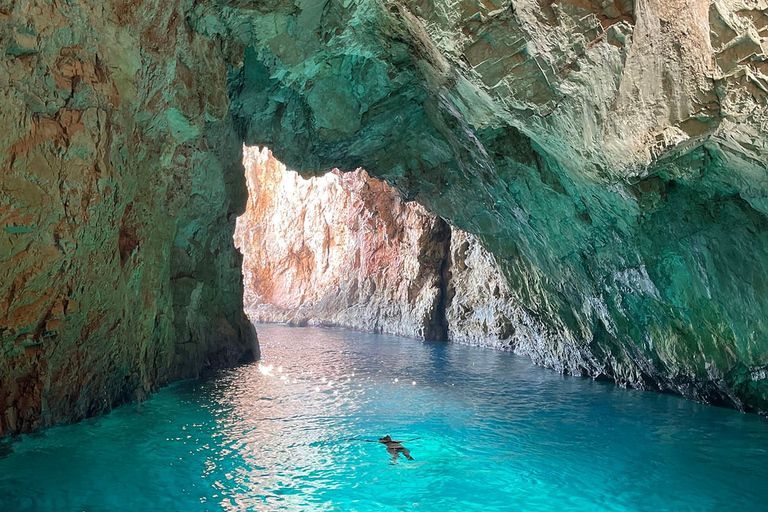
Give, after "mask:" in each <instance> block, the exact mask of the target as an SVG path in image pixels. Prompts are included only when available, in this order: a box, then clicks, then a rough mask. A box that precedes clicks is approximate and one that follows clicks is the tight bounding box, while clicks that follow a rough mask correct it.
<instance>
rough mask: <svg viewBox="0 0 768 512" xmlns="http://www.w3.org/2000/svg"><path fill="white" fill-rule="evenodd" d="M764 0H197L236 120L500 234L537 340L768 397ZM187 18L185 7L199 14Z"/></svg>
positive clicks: (630, 368)
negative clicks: (228, 45)
mask: <svg viewBox="0 0 768 512" xmlns="http://www.w3.org/2000/svg"><path fill="white" fill-rule="evenodd" d="M767 9H768V4H766V2H765V0H716V1H714V2H709V1H703V0H699V1H693V2H690V1H682V0H679V1H678V0H637V1H634V2H613V3H610V2H609V3H605V2H603V3H598V2H591V1H589V2H575V1H569V0H563V1H558V2H539V1H537V0H519V1H515V2H511V1H508V0H492V1H482V2H481V1H479V0H477V1H476V0H465V1H460V2H458V1H455V0H430V1H429V2H427V1H410V2H400V1H387V0H358V1H353V2H337V1H327V2H303V1H297V2H294V1H292V0H291V1H288V0H285V1H280V0H274V1H272V2H269V3H268V4H260V5H259V6H258V7H256V8H251V6H248V7H245V6H243V5H241V4H237V3H232V4H228V5H227V6H226V7H225V8H223V9H220V10H218V11H216V10H214V9H213V8H211V9H205V8H200V9H199V10H198V11H195V17H193V18H194V19H200V20H205V19H207V17H209V16H214V15H215V14H218V15H219V16H220V19H221V20H222V25H221V30H222V33H225V34H226V37H227V38H229V39H230V40H232V41H237V42H239V43H240V44H242V46H243V53H242V65H240V63H238V66H236V67H235V68H234V69H233V73H232V75H231V78H230V81H229V92H230V97H231V101H232V103H231V105H232V107H231V110H232V112H233V115H234V118H235V124H236V128H237V130H238V132H239V133H240V134H241V135H242V137H243V139H244V140H245V142H246V143H260V144H267V145H269V147H270V148H272V150H273V151H274V152H275V154H276V156H277V157H278V158H280V159H281V160H282V161H284V162H286V164H287V165H288V166H289V167H291V168H293V169H297V170H299V171H302V172H308V173H309V172H313V171H325V170H328V169H330V168H332V167H339V168H342V169H348V170H349V169H354V168H356V167H364V168H365V169H366V170H367V171H368V172H369V173H371V175H372V176H375V177H378V178H382V179H384V180H386V181H387V182H388V183H390V184H393V185H394V186H396V187H397V188H398V189H399V190H400V191H401V192H402V193H403V196H404V197H405V198H406V199H408V200H411V199H416V200H417V201H418V202H420V203H421V204H423V205H424V206H426V207H427V209H428V210H430V211H433V212H435V213H437V214H438V215H440V216H441V217H443V218H446V219H449V220H450V222H451V223H452V224H454V225H456V226H457V227H459V228H461V229H463V230H465V231H468V232H471V233H474V234H476V235H477V236H478V237H479V238H480V239H481V240H482V242H483V244H484V245H485V246H486V247H487V248H488V249H489V251H490V252H491V253H493V254H494V255H495V257H496V259H497V261H498V263H499V265H500V267H501V268H502V270H503V272H504V275H505V277H506V279H507V281H508V285H509V289H510V293H511V294H512V295H513V297H514V298H515V299H516V301H517V302H518V303H520V304H522V305H524V306H525V308H527V310H529V311H531V312H532V314H533V315H535V317H536V318H538V319H540V320H541V321H542V322H543V323H544V324H545V325H546V326H547V332H552V333H558V334H557V336H553V337H551V338H549V339H548V340H543V341H541V342H540V347H541V349H542V353H545V354H549V356H548V357H546V358H544V359H543V360H546V361H548V364H550V365H552V366H555V367H558V368H564V369H566V371H569V372H572V373H576V374H584V375H592V376H596V377H597V376H604V377H607V378H610V379H613V380H615V381H616V382H617V383H619V384H621V385H626V386H634V387H638V388H644V389H659V390H665V391H672V392H676V393H681V394H684V395H685V396H688V397H691V398H694V399H697V400H702V401H707V402H710V403H718V404H723V405H729V406H732V407H739V408H745V409H748V410H756V411H763V412H765V411H768V377H767V376H768V343H767V342H766V339H768V337H767V336H766V332H767V331H768V329H767V327H766V323H765V321H764V319H765V318H766V317H767V316H766V313H768V294H766V293H765V290H766V289H768V278H766V276H768V256H766V255H768V251H767V250H766V249H767V248H768V219H767V218H766V215H767V214H768V206H767V205H768V203H767V202H766V199H765V198H766V197H768V173H766V166H765V155H766V152H768V135H766V131H767V130H766V127H767V126H768V125H767V124H766V123H767V122H768V108H767V107H766V105H768V95H767V94H766V92H765V91H766V90H768V87H766V85H767V84H768V78H767V77H766V72H767V70H766V49H765V45H766V10H767ZM192 23H193V24H194V21H192Z"/></svg>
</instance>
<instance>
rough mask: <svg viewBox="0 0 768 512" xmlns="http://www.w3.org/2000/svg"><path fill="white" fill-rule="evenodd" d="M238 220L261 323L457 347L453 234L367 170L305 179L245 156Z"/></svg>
mask: <svg viewBox="0 0 768 512" xmlns="http://www.w3.org/2000/svg"><path fill="white" fill-rule="evenodd" d="M243 166H244V168H245V173H246V181H247V187H248V193H249V199H248V203H247V207H246V211H245V213H244V214H243V215H241V216H240V217H239V218H238V220H237V227H236V231H235V234H234V240H235V245H236V246H237V247H238V248H239V249H240V251H241V253H242V254H243V281H244V291H245V293H244V309H245V312H246V314H247V315H248V316H249V317H250V318H251V320H253V321H254V322H266V323H287V324H289V325H298V326H306V325H317V326H338V327H345V328H351V329H356V330H362V331H367V332H372V333H389V334H399V335H404V336H408V337H412V338H419V339H425V340H436V341H445V340H448V338H449V332H448V321H447V318H446V306H447V305H449V304H450V301H451V298H452V297H451V296H450V294H451V293H452V290H451V289H449V281H450V268H451V227H450V226H449V225H448V224H447V223H446V222H445V221H444V220H443V219H442V218H440V217H438V216H437V215H434V214H432V213H430V212H428V211H427V210H426V209H424V207H422V206H421V205H419V204H417V203H414V202H406V201H403V200H402V199H401V197H400V195H399V194H398V192H397V191H396V190H395V189H394V188H392V187H391V186H389V185H388V184H387V183H385V182H383V181H380V180H378V179H376V178H372V177H371V176H369V175H368V173H367V172H366V171H365V170H363V169H356V170H354V171H350V172H342V171H340V170H338V169H333V170H332V171H330V172H328V173H326V174H323V175H317V176H313V177H306V178H305V177H302V176H301V175H299V174H298V173H297V172H296V171H292V170H289V169H287V168H286V166H285V165H284V164H283V163H282V162H280V161H279V160H277V158H275V156H274V155H273V154H272V152H271V151H270V150H269V149H268V148H267V147H258V146H252V147H248V146H244V147H243Z"/></svg>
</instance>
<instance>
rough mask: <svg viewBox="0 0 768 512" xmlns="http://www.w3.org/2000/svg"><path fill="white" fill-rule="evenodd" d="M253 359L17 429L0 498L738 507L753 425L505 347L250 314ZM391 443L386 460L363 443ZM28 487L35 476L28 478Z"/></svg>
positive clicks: (55, 503) (241, 505)
mask: <svg viewBox="0 0 768 512" xmlns="http://www.w3.org/2000/svg"><path fill="white" fill-rule="evenodd" d="M258 330H259V333H260V338H261V341H262V346H263V354H264V359H263V360H262V361H261V362H260V363H256V364H253V365H246V366H243V367H240V368H237V369H234V370H228V371H223V372H219V373H218V374H217V375H216V376H215V377H214V378H209V379H206V380H202V381H197V382H192V381H190V382H185V383H180V384H178V385H174V386H172V387H170V388H168V389H164V390H162V391H161V392H160V393H158V394H157V395H156V396H154V397H153V398H152V399H151V400H149V401H148V402H145V403H143V404H139V405H133V406H128V407H124V408H121V409H119V410H116V411H114V412H113V413H112V414H110V415H109V416H106V417H103V418H97V419H94V420H88V421H86V422H83V423H81V424H77V425H71V426H67V427H59V428H54V429H51V430H49V431H46V432H44V433H41V434H38V435H34V436H23V437H21V438H19V439H18V440H17V441H16V442H14V443H12V444H11V445H10V447H11V449H12V450H13V453H11V454H10V455H9V456H7V457H5V458H3V459H0V510H2V511H5V510H14V511H15V510H29V511H51V510H56V511H59V510H61V511H66V510H73V511H74V510H86V511H107V510H126V509H133V510H164V511H165V510H180V511H198V510H226V511H240V510H258V511H273V510H289V511H345V512H348V511H358V512H369V511H388V510H418V511H440V512H447V511H453V510H456V511H465V510H484V511H488V510H491V511H493V510H499V511H501V510H541V511H549V510H558V511H560V510H595V509H600V510H616V511H625V510H649V511H650V510H736V509H742V510H743V509H753V510H754V509H758V508H759V506H760V504H764V503H765V502H766V499H768V489H766V486H765V484H764V482H765V478H766V476H768V469H767V468H766V464H765V461H766V455H768V422H766V420H764V419H762V418H758V417H756V416H750V415H743V414H739V413H737V412H735V411H729V410H724V409H717V408H712V407H706V406H701V405H698V404H694V403H691V402H688V401H685V400H683V399H680V398H679V397H673V396H667V395H660V394H653V393H643V392H634V391H627V390H622V389H618V388H616V387H614V386H611V385H609V384H604V383H596V382H592V381H590V380H583V379H574V378H567V377H562V376H560V375H557V374H555V373H553V372H550V371H547V370H544V369H541V368H537V367H534V366H532V365H531V364H530V363H529V362H528V361H527V360H525V359H523V358H518V357H515V356H513V355H511V354H508V353H502V352H495V351H492V350H483V349H477V348H472V347H463V346H457V345H451V344H442V343H421V342H418V341H414V340H408V339H403V338H397V337H392V336H378V335H369V334H362V333H357V332H349V331H342V330H334V329H297V328H286V327H280V326H259V327H258ZM385 434H390V435H392V436H393V437H394V438H396V439H409V438H413V437H420V439H419V440H416V441H413V442H410V443H405V444H406V446H407V447H408V448H409V449H410V450H411V451H412V455H413V457H414V458H415V461H413V462H410V461H405V460H402V459H400V460H399V461H398V462H397V463H396V464H390V459H389V455H388V454H387V452H386V450H385V449H384V447H383V446H381V445H379V444H377V443H365V442H357V441H348V440H347V439H349V438H364V439H377V438H379V437H381V436H383V435H385ZM30 482H39V483H40V485H30Z"/></svg>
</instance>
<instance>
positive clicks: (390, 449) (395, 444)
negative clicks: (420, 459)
mask: <svg viewBox="0 0 768 512" xmlns="http://www.w3.org/2000/svg"><path fill="white" fill-rule="evenodd" d="M417 439H421V438H420V437H414V438H413V439H406V440H405V441H396V440H395V439H392V438H391V437H390V436H389V434H387V435H386V436H384V437H380V438H379V440H378V441H373V440H370V439H357V438H354V437H353V438H350V439H347V441H364V442H366V443H381V444H383V445H385V446H386V447H387V453H389V454H390V455H391V456H392V463H393V464H394V462H395V461H396V460H397V459H398V458H399V457H400V454H401V453H402V454H403V456H404V457H405V458H406V459H408V460H414V459H413V457H411V451H410V450H409V449H408V448H406V447H405V446H403V444H402V443H407V442H409V441H415V440H417Z"/></svg>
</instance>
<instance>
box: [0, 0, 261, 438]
mask: <svg viewBox="0 0 768 512" xmlns="http://www.w3.org/2000/svg"><path fill="white" fill-rule="evenodd" d="M188 8H189V5H188V4H187V3H185V2H159V3H158V2H154V3H152V2H65V3H61V2H53V3H51V2H20V1H16V2H14V1H11V2H8V1H3V2H0V41H2V54H1V55H0V105H1V107H0V125H1V126H2V129H1V130H0V162H2V164H1V165H2V170H1V171H0V435H2V434H3V433H5V432H25V431H29V430H32V429H36V428H38V427H45V426H48V425H51V424H53V423H55V422H57V421H60V420H77V419H81V418H83V417H86V416H92V415H95V414H98V413H102V412H104V411H108V410H109V409H110V408H111V407H113V406H114V405H117V404H119V403H122V402H124V401H126V400H130V399H134V398H141V397H143V396H145V395H146V393H148V392H150V391H152V390H153V389H156V388H157V387H158V386H159V385H162V384H163V383H166V382H169V381H171V380H174V379H179V378H188V377H192V376H195V375H197V374H198V373H199V372H200V370H201V369H202V368H204V367H206V366H218V365H229V364H233V363H236V362H238V361H240V360H243V359H244V358H248V357H253V355H252V350H254V349H257V346H256V345H255V344H256V337H255V333H254V332H253V327H252V326H251V324H250V323H249V322H248V321H247V319H246V318H245V316H244V314H243V313H242V299H241V293H242V292H241V290H242V287H241V286H242V285H241V278H240V257H239V254H238V253H237V251H236V250H235V249H234V247H233V246H232V240H231V237H232V233H233V231H234V221H235V217H236V216H237V214H238V213H240V212H241V211H242V210H243V208H244V206H245V200H246V194H245V182H244V178H243V172H242V167H241V164H240V143H239V141H238V137H237V135H236V134H235V132H234V130H233V125H232V121H231V118H230V115H229V112H228V101H227V98H226V94H225V91H226V74H227V68H226V64H225V61H224V59H223V57H222V55H221V51H220V49H219V45H218V43H217V42H216V41H214V40H213V39H211V38H208V37H206V36H203V35H200V34H198V33H196V32H194V31H193V30H191V29H190V28H189V27H188V25H187V24H186V22H185V16H186V14H185V13H186V9H188Z"/></svg>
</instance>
